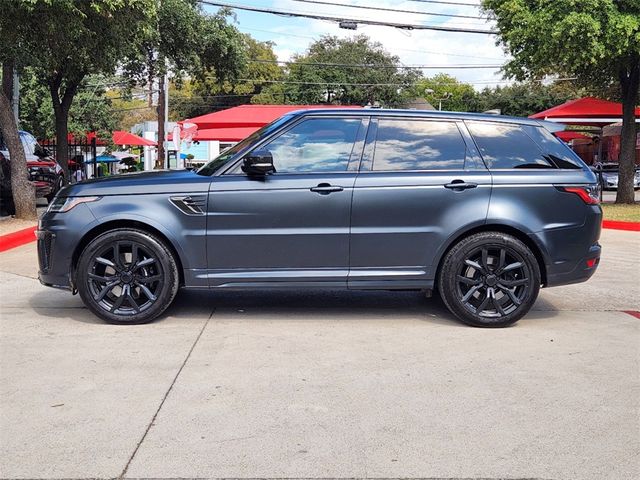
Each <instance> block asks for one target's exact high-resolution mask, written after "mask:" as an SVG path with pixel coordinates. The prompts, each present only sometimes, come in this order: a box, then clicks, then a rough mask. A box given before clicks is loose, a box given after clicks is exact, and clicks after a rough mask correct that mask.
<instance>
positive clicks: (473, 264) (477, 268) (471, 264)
mask: <svg viewBox="0 0 640 480" xmlns="http://www.w3.org/2000/svg"><path fill="white" fill-rule="evenodd" d="M464 263H465V264H467V265H469V266H470V267H472V268H475V269H476V270H478V271H479V272H480V273H486V270H485V269H484V268H483V267H482V265H480V264H479V263H478V262H474V261H473V260H469V259H468V258H467V259H466V260H465V261H464Z"/></svg>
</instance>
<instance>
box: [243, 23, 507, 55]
mask: <svg viewBox="0 0 640 480" xmlns="http://www.w3.org/2000/svg"><path fill="white" fill-rule="evenodd" d="M240 28H241V29H242V30H249V31H251V32H262V33H269V34H271V35H272V36H274V37H280V36H283V37H296V38H308V39H310V40H317V38H316V37H313V36H311V35H298V34H296V33H288V32H277V31H276V32H274V31H272V30H262V29H259V28H249V27H240ZM393 49H394V50H400V51H403V52H414V53H424V54H429V55H444V56H447V57H461V58H477V59H482V60H504V58H498V57H483V56H479V55H463V54H460V53H449V52H442V51H440V52H436V51H434V50H416V49H411V48H400V47H393Z"/></svg>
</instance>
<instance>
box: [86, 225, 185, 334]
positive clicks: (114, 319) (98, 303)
mask: <svg viewBox="0 0 640 480" xmlns="http://www.w3.org/2000/svg"><path fill="white" fill-rule="evenodd" d="M76 272H77V274H76V285H77V288H78V292H79V293H80V297H81V298H82V301H83V302H84V304H85V305H86V306H87V308H89V310H91V311H92V312H93V313H95V314H96V315H97V316H98V317H100V318H102V319H103V320H105V321H107V322H108V323H114V324H139V323H147V322H150V321H152V320H153V319H155V318H156V317H158V315H160V314H162V312H164V311H165V310H166V309H167V307H168V306H169V305H170V304H171V302H173V299H174V298H175V296H176V293H177V292H178V288H179V274H178V266H177V264H176V260H175V258H174V257H173V254H172V252H171V251H170V250H169V248H168V247H167V246H166V245H165V244H164V242H163V241H162V240H160V239H158V238H156V237H155V236H154V235H152V234H150V233H149V232H145V231H142V230H136V229H130V228H119V229H115V230H110V231H108V232H105V233H103V234H101V235H100V236H98V237H96V238H95V239H93V240H92V241H91V242H90V243H89V244H88V245H87V246H86V247H85V249H84V250H83V252H82V254H81V255H80V259H79V260H78V267H77V269H76Z"/></svg>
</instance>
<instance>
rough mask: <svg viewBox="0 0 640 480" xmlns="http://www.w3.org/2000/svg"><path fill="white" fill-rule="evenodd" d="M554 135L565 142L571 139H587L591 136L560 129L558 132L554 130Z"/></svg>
mask: <svg viewBox="0 0 640 480" xmlns="http://www.w3.org/2000/svg"><path fill="white" fill-rule="evenodd" d="M554 135H555V136H556V137H558V138H559V139H560V140H563V141H565V142H570V141H571V140H578V139H581V140H588V139H590V138H591V137H589V136H588V135H585V134H583V133H579V132H574V131H572V130H562V131H560V132H554Z"/></svg>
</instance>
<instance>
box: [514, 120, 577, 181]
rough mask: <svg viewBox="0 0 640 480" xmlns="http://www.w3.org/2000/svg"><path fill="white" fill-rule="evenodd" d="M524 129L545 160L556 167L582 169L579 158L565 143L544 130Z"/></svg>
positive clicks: (529, 126)
mask: <svg viewBox="0 0 640 480" xmlns="http://www.w3.org/2000/svg"><path fill="white" fill-rule="evenodd" d="M524 129H525V131H526V132H527V134H528V135H529V136H530V137H531V138H532V139H533V140H534V141H535V142H536V143H537V144H538V146H539V147H540V148H541V149H542V151H543V154H544V156H545V158H546V159H547V160H549V161H550V162H552V163H553V164H554V165H555V166H556V167H558V168H562V169H571V170H576V169H581V168H583V164H582V160H580V157H578V156H577V155H576V154H575V153H574V152H573V150H571V148H569V146H568V145H567V144H566V143H564V142H563V141H562V140H560V139H559V138H557V137H556V136H555V135H553V134H552V133H551V132H550V131H549V130H547V129H546V128H544V127H534V126H533V125H525V126H524Z"/></svg>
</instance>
